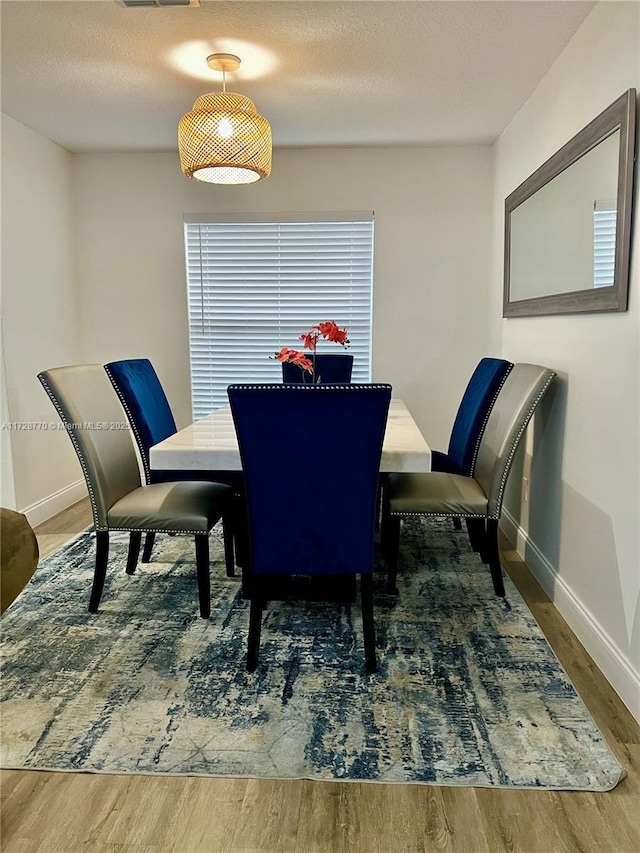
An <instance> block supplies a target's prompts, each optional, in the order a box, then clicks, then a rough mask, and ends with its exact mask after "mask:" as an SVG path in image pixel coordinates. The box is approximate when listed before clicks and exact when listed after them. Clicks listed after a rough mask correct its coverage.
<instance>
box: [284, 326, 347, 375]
mask: <svg viewBox="0 0 640 853" xmlns="http://www.w3.org/2000/svg"><path fill="white" fill-rule="evenodd" d="M321 338H324V339H325V340H327V341H332V342H333V343H336V344H340V345H341V346H343V347H346V346H348V344H349V337H348V335H347V330H346V329H340V328H339V327H338V324H337V323H335V322H334V321H333V320H327V321H326V322H324V323H317V324H316V325H315V326H312V327H311V328H310V329H309V331H308V332H305V333H304V334H302V335H300V338H299V340H301V341H302V346H303V348H304V349H307V350H311V358H308V357H307V356H306V355H305V353H303V352H301V351H300V350H296V349H289V348H288V347H282V349H281V350H280V352H277V353H275V354H274V355H273V356H272V358H275V359H277V360H278V361H282V362H291V363H292V364H295V365H297V366H298V367H299V368H300V370H302V371H303V373H305V372H306V373H310V374H311V376H312V377H313V378H312V381H313V382H318V381H319V380H320V377H319V376H318V377H316V348H317V346H318V341H319V340H320V339H321Z"/></svg>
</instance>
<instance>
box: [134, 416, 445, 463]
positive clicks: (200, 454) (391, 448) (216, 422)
mask: <svg viewBox="0 0 640 853" xmlns="http://www.w3.org/2000/svg"><path fill="white" fill-rule="evenodd" d="M150 463H151V467H152V468H157V469H161V470H165V471H178V470H182V471H203V470H207V469H209V470H212V471H240V470H241V468H242V466H241V464H240V451H239V449H238V439H237V438H236V431H235V429H234V426H233V418H232V415H231V408H230V406H228V405H226V406H223V407H222V408H221V409H218V410H217V411H215V412H213V413H212V414H210V415H207V417H206V418H202V419H201V420H199V421H196V422H195V423H193V424H191V425H190V426H188V427H185V428H184V429H181V430H179V431H178V432H177V433H175V434H174V435H171V436H169V438H165V440H164V441H161V442H160V443H159V444H155V445H154V446H153V447H152V448H151V451H150ZM380 470H381V471H382V472H388V471H397V472H402V473H423V472H426V471H430V470H431V449H430V448H429V445H428V444H427V442H426V441H425V440H424V438H423V436H422V433H421V432H420V430H419V429H418V427H417V425H416V422H415V421H414V420H413V418H412V417H411V414H410V413H409V410H408V409H407V407H406V406H405V404H404V403H403V402H402V400H399V399H393V400H392V401H391V405H390V406H389V417H388V419H387V429H386V432H385V436H384V442H383V445H382V461H381V463H380Z"/></svg>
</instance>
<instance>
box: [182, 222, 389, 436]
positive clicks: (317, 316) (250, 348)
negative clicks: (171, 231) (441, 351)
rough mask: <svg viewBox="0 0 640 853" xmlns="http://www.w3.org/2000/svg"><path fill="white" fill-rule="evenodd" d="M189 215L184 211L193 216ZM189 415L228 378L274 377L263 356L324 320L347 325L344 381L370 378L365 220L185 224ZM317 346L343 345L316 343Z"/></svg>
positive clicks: (201, 409)
mask: <svg viewBox="0 0 640 853" xmlns="http://www.w3.org/2000/svg"><path fill="white" fill-rule="evenodd" d="M193 218H194V217H187V219H193ZM185 243H186V259H187V287H188V297H189V340H190V351H191V392H192V406H193V417H194V419H197V418H201V417H203V416H205V415H207V414H209V412H211V411H213V410H214V409H217V408H219V407H220V406H222V405H224V404H225V403H226V402H227V386H228V385H230V384H231V383H233V382H280V381H281V380H282V367H281V365H280V363H279V362H277V361H274V360H270V359H269V356H270V355H273V354H274V353H275V352H277V351H278V350H279V349H280V348H281V347H283V346H287V347H291V348H292V349H300V348H301V344H300V342H299V341H298V338H299V336H300V334H301V333H302V332H306V331H308V330H309V329H310V328H311V326H313V325H314V324H316V323H318V322H322V321H324V320H335V322H336V323H337V324H338V325H339V326H340V327H341V328H346V329H347V330H348V333H349V338H350V340H351V343H350V346H349V348H348V349H347V350H346V351H347V352H349V353H351V354H352V355H353V356H354V365H353V381H354V382H368V381H370V378H371V312H372V302H371V298H372V265H373V220H372V218H371V216H369V218H368V219H364V218H362V219H356V218H354V219H339V220H338V219H336V220H330V219H323V220H322V221H311V220H308V221H303V220H301V219H297V220H292V221H279V222H268V221H252V222H229V221H227V222H220V221H218V222H215V221H214V222H211V221H208V222H190V221H187V222H185ZM317 351H318V353H327V354H330V353H334V354H338V353H340V352H343V349H342V347H340V346H339V345H338V344H333V343H330V342H328V341H324V340H323V341H321V342H320V344H319V345H318V350H317Z"/></svg>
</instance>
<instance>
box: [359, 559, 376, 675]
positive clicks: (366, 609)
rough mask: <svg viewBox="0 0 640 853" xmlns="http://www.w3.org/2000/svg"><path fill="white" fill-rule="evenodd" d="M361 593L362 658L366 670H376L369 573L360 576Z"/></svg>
mask: <svg viewBox="0 0 640 853" xmlns="http://www.w3.org/2000/svg"><path fill="white" fill-rule="evenodd" d="M360 590H361V594H362V638H363V643H364V658H365V662H366V666H367V672H369V673H372V672H377V671H378V662H377V661H376V634H375V629H374V627H373V578H372V577H371V575H369V574H367V575H361V576H360Z"/></svg>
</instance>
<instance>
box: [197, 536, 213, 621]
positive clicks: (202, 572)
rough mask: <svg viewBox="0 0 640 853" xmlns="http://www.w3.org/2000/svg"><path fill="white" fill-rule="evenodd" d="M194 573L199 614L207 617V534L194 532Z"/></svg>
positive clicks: (208, 612)
mask: <svg viewBox="0 0 640 853" xmlns="http://www.w3.org/2000/svg"><path fill="white" fill-rule="evenodd" d="M196 573H197V575H198V601H199V602H200V616H202V618H203V619H208V618H209V616H210V615H211V587H210V584H209V535H208V534H207V533H197V534H196Z"/></svg>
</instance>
